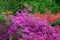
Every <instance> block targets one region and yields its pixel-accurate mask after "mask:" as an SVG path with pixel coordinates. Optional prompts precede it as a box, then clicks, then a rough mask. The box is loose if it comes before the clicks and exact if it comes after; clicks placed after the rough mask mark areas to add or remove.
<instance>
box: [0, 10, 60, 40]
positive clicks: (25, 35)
mask: <svg viewBox="0 0 60 40" xmlns="http://www.w3.org/2000/svg"><path fill="white" fill-rule="evenodd" d="M9 22H10V23H11V22H13V24H9V23H8V24H9V25H8V24H7V25H8V26H2V27H1V28H0V31H1V32H0V38H1V40H8V39H9V40H60V27H59V26H56V27H51V26H50V24H49V23H48V21H47V20H46V19H40V18H39V17H35V16H34V15H33V14H29V13H28V12H27V11H26V10H22V11H17V12H16V16H12V17H11V18H10V20H9Z"/></svg>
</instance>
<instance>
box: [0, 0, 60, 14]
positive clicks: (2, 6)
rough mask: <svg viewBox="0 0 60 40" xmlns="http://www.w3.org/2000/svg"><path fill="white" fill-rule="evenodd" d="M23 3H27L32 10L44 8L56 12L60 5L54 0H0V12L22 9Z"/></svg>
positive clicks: (44, 10)
mask: <svg viewBox="0 0 60 40" xmlns="http://www.w3.org/2000/svg"><path fill="white" fill-rule="evenodd" d="M24 4H28V5H29V6H30V7H32V9H33V12H34V11H40V12H41V13H44V12H46V8H48V9H49V10H51V11H52V12H53V13H56V12H57V10H58V9H59V7H60V6H58V5H57V4H56V2H55V0H0V12H2V11H12V12H13V13H15V12H16V11H17V10H19V9H24V8H25V7H24V6H23V5H24Z"/></svg>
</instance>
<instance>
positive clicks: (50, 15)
mask: <svg viewBox="0 0 60 40" xmlns="http://www.w3.org/2000/svg"><path fill="white" fill-rule="evenodd" d="M35 14H37V16H39V17H40V19H42V18H45V19H46V20H47V21H48V22H55V21H56V20H57V19H59V18H60V12H57V14H56V15H55V14H53V13H51V12H50V11H47V12H46V13H45V14H40V13H38V12H36V13H35Z"/></svg>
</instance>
